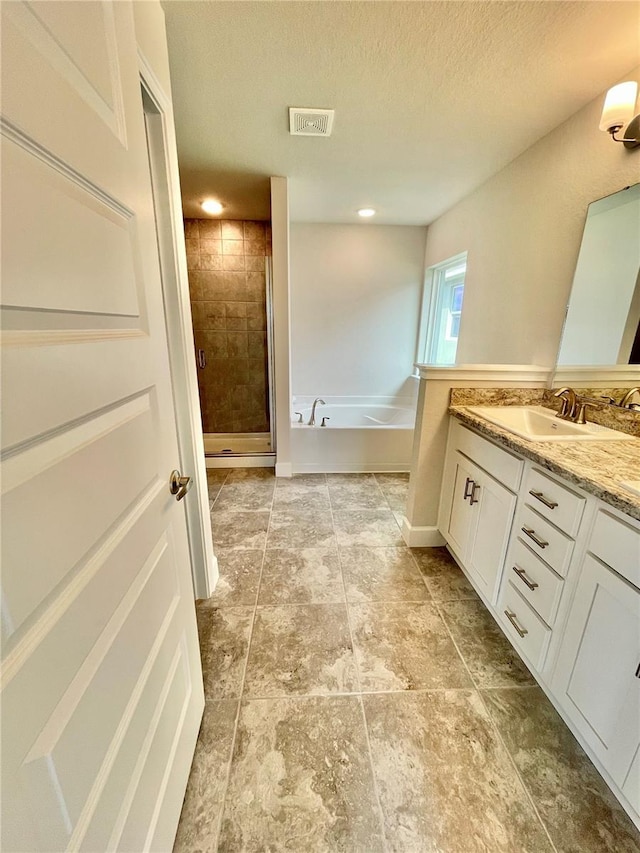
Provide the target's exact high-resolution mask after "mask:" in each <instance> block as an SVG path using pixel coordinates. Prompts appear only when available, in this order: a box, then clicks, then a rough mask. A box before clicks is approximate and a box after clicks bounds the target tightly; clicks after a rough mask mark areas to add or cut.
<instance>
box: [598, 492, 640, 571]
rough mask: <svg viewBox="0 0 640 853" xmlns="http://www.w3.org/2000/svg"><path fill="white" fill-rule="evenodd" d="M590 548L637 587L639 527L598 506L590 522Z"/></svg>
mask: <svg viewBox="0 0 640 853" xmlns="http://www.w3.org/2000/svg"><path fill="white" fill-rule="evenodd" d="M636 524H637V522H636ZM589 551H591V553H592V554H594V555H595V556H596V557H599V558H600V559H601V560H602V561H603V562H604V563H606V564H607V565H608V566H611V568H612V569H614V570H615V571H616V572H618V574H620V575H622V576H623V577H624V578H626V579H627V580H628V581H630V582H631V583H632V584H633V585H634V586H636V587H640V528H639V527H636V525H634V524H633V523H631V524H627V522H625V521H623V520H622V519H620V518H616V516H614V515H611V514H610V513H608V512H607V511H606V510H602V509H601V510H599V511H598V514H597V515H596V520H595V523H594V525H593V532H592V533H591V538H590V540H589Z"/></svg>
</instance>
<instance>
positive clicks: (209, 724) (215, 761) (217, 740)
mask: <svg viewBox="0 0 640 853" xmlns="http://www.w3.org/2000/svg"><path fill="white" fill-rule="evenodd" d="M237 710H238V700H237V699H225V700H222V701H220V702H209V703H208V704H207V706H206V707H205V710H204V716H203V718H202V725H201V726H200V734H199V735H198V742H197V744H196V751H195V755H194V756H193V764H192V765H191V773H190V774H189V783H188V785H187V790H186V793H185V796H184V803H183V806H182V814H181V815H180V823H179V824H178V832H177V835H176V840H175V844H174V847H173V853H211V851H214V850H215V849H216V841H217V837H218V831H219V828H220V821H221V819H222V807H223V801H224V793H225V788H226V783H227V774H228V770H229V763H230V761H231V750H232V747H233V733H234V729H235V722H236V713H237Z"/></svg>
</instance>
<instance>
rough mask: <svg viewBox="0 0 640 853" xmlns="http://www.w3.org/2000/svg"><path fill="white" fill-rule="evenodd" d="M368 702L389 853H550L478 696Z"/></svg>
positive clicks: (445, 693) (439, 694)
mask: <svg viewBox="0 0 640 853" xmlns="http://www.w3.org/2000/svg"><path fill="white" fill-rule="evenodd" d="M363 701H364V708H365V715H366V718H367V726H368V729H369V738H370V742H371V752H372V756H373V767H374V773H375V777H376V783H377V786H378V792H379V795H380V801H381V805H382V811H383V814H384V820H385V831H386V839H387V846H388V849H389V850H390V851H398V853H409V852H410V853H480V851H482V853H525V851H526V853H551V849H552V848H551V845H550V844H549V842H548V839H547V837H546V835H545V833H544V830H543V827H542V825H541V824H540V821H539V820H538V818H537V817H536V814H535V812H534V810H533V808H532V807H531V804H530V802H529V800H528V798H527V796H526V794H525V792H524V790H523V788H522V785H521V784H520V781H519V779H518V776H517V774H516V772H515V770H514V768H513V765H512V763H511V761H510V759H509V756H508V754H507V753H506V751H505V749H504V747H503V746H502V744H501V743H500V740H499V738H498V737H497V735H496V734H495V731H494V729H493V726H492V725H491V721H490V719H489V716H488V714H487V712H486V710H485V708H484V706H483V704H482V701H481V699H480V697H479V696H478V694H477V692H476V691H475V690H437V691H430V692H426V693H414V694H407V693H405V694H388V695H384V696H364V697H363Z"/></svg>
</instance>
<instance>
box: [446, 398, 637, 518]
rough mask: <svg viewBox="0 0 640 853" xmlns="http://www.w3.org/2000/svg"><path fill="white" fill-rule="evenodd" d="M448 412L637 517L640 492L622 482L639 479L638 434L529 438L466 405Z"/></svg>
mask: <svg viewBox="0 0 640 853" xmlns="http://www.w3.org/2000/svg"><path fill="white" fill-rule="evenodd" d="M449 413H450V414H451V415H454V416H455V417H456V418H458V420H460V421H462V422H463V423H465V424H467V425H468V426H471V427H473V428H474V429H476V430H477V431H478V432H480V433H482V434H483V435H486V436H487V437H488V438H492V439H493V440H494V441H496V442H498V443H499V444H502V445H504V446H505V447H507V448H509V449H510V450H513V451H514V452H515V453H519V454H520V455H521V456H526V458H527V459H531V460H532V461H534V462H537V463H538V465H540V466H542V467H543V468H546V469H547V471H551V472H553V473H554V474H559V475H560V476H561V477H564V479H565V480H568V481H569V482H571V483H575V485H576V486H580V488H582V489H584V490H585V492H590V493H591V494H592V495H595V496H596V497H597V498H600V500H602V501H605V503H608V504H610V505H611V506H613V507H615V508H616V509H618V510H620V511H621V512H624V513H626V514H627V515H630V516H631V517H632V518H637V519H638V520H640V495H636V494H634V493H633V492H630V491H627V489H625V488H624V486H622V485H621V482H622V481H623V480H624V481H629V480H631V481H634V480H640V438H634V437H633V436H629V438H628V440H621V441H562V442H555V441H529V440H528V439H526V438H521V437H520V436H519V435H514V434H513V433H512V432H508V430H506V429H502V428H501V427H499V426H496V425H495V424H492V423H490V422H489V421H487V420H485V418H483V417H481V416H480V415H476V414H474V413H473V412H471V411H469V409H468V408H467V407H466V406H459V405H457V406H450V407H449Z"/></svg>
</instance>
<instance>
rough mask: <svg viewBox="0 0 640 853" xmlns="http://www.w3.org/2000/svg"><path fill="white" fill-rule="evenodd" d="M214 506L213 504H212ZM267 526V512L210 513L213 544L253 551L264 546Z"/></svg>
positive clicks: (215, 546)
mask: <svg viewBox="0 0 640 853" xmlns="http://www.w3.org/2000/svg"><path fill="white" fill-rule="evenodd" d="M214 506H215V505H214ZM268 527H269V513H268V512H233V511H226V512H216V511H215V510H214V511H213V512H212V513H211V530H212V533H213V546H214V550H215V549H216V548H234V549H241V550H249V551H255V550H260V549H262V548H264V546H265V542H266V541H267V529H268Z"/></svg>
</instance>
